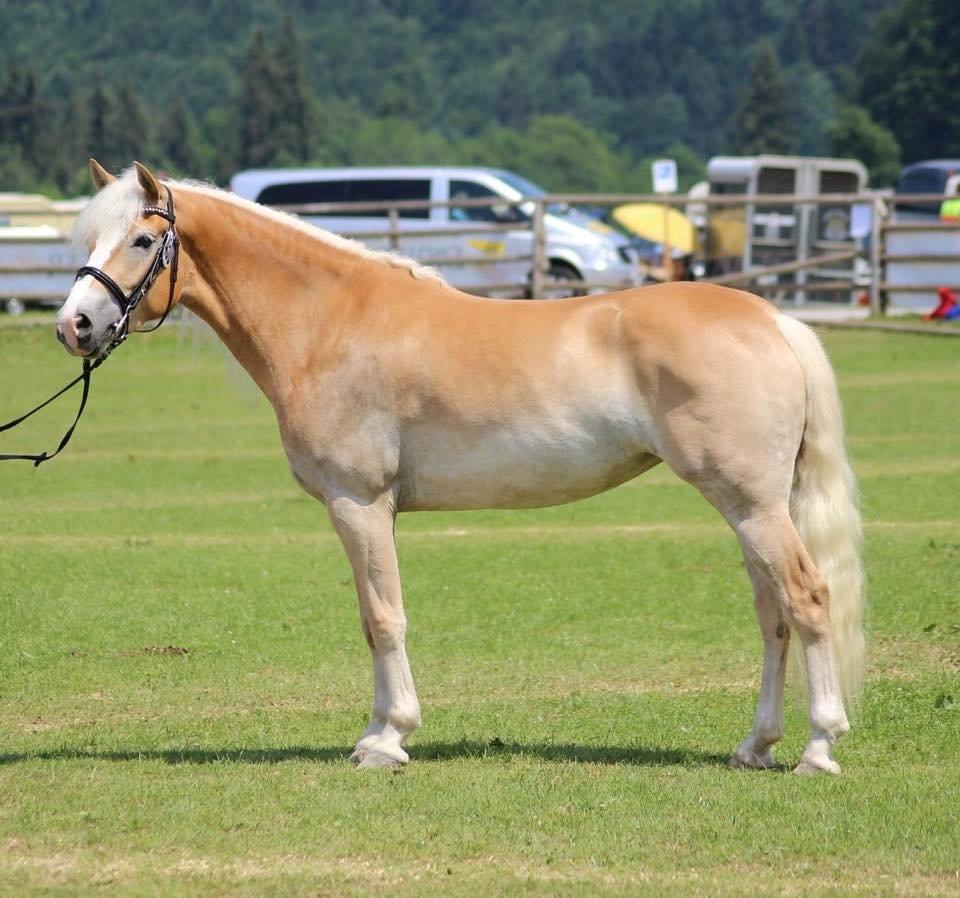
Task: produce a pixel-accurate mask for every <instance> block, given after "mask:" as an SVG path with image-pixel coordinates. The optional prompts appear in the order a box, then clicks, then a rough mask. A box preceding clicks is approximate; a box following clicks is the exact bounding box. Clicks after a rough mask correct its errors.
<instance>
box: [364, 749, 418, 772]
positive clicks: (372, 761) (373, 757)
mask: <svg viewBox="0 0 960 898" xmlns="http://www.w3.org/2000/svg"><path fill="white" fill-rule="evenodd" d="M354 754H356V752H354ZM404 764H406V761H405V760H402V759H401V758H395V757H394V756H393V755H388V754H385V753H383V752H380V751H368V752H367V753H366V754H365V755H364V756H363V758H361V759H360V762H359V764H358V765H357V766H358V768H359V769H360V770H379V769H386V770H399V769H400V768H401V767H403V765H404Z"/></svg>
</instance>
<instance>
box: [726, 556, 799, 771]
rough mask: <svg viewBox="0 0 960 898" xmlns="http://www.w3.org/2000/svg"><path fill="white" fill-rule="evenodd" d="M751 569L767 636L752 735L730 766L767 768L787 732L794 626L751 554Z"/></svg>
mask: <svg viewBox="0 0 960 898" xmlns="http://www.w3.org/2000/svg"><path fill="white" fill-rule="evenodd" d="M747 570H748V571H749V573H750V581H751V582H752V584H753V592H754V605H755V607H756V611H757V621H758V623H759V624H760V633H761V635H762V636H763V673H762V674H761V678H760V698H759V700H758V701H757V712H756V714H755V715H754V718H753V727H752V729H751V730H750V735H749V736H747V738H746V739H744V740H743V742H741V743H740V745H739V746H737V749H736V751H735V752H734V753H733V755H732V756H731V757H730V766H731V767H756V768H760V769H767V768H770V767H775V766H776V760H775V759H774V756H773V745H774V743H776V742H778V741H779V740H780V738H781V737H782V736H783V686H784V680H785V677H786V668H787V647H788V645H789V643H790V628H789V627H788V626H787V622H786V620H785V617H784V613H783V606H782V604H781V601H780V599H779V597H778V596H777V594H776V592H775V590H774V589H773V588H772V587H771V586H770V584H769V583H768V582H767V578H766V577H765V576H764V575H763V572H762V571H761V570H759V569H758V567H757V566H756V565H755V564H753V563H751V561H750V560H749V558H748V559H747Z"/></svg>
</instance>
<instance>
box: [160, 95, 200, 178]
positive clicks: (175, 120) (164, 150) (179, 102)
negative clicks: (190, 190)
mask: <svg viewBox="0 0 960 898" xmlns="http://www.w3.org/2000/svg"><path fill="white" fill-rule="evenodd" d="M157 144H158V149H159V151H160V158H161V160H162V162H163V164H164V165H165V166H166V167H167V168H170V169H171V170H172V172H173V173H174V174H176V175H180V176H185V175H189V176H191V177H196V176H197V175H199V174H200V171H199V168H200V161H199V153H198V151H197V137H196V128H195V125H194V121H193V117H192V116H191V115H190V110H189V109H187V104H186V103H184V102H183V99H182V98H181V97H176V98H175V99H174V101H173V103H171V104H170V108H169V109H168V110H167V114H166V115H165V116H164V117H163V118H162V119H161V120H160V123H159V125H158V127H157Z"/></svg>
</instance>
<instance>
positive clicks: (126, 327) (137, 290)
mask: <svg viewBox="0 0 960 898" xmlns="http://www.w3.org/2000/svg"><path fill="white" fill-rule="evenodd" d="M143 215H144V217H145V218H146V217H148V216H151V215H159V216H160V217H161V218H165V219H166V220H167V222H169V224H168V226H167V229H166V231H164V233H163V237H161V238H160V247H159V248H158V249H157V254H156V256H154V258H153V263H152V264H151V265H150V268H149V269H148V270H147V273H146V274H145V275H144V276H143V277H142V278H141V280H140V283H139V284H137V286H136V287H134V288H133V289H132V290H131V291H130V293H129V294H128V293H124V292H123V288H122V287H121V286H120V285H119V284H118V283H117V282H116V281H115V280H114V279H113V278H112V277H110V275H109V274H107V273H106V272H105V271H103V270H101V269H100V268H94V267H93V266H92V265H84V266H83V267H82V268H80V269H78V270H77V277H76V280H78V281H79V280H80V278H82V277H85V276H86V275H90V276H91V277H92V278H95V279H96V280H98V281H99V282H100V283H101V284H103V286H104V287H106V288H107V292H108V293H109V294H110V297H111V298H112V299H113V301H114V302H116V304H117V305H118V306H119V307H120V313H121V314H120V319H119V320H118V321H117V322H116V323H115V324H113V325H111V330H110V331H109V336H110V341H109V343H105V341H102V342H101V346H102V347H103V348H102V349H101V351H100V352H99V353H98V356H97V359H96V361H95V362H94V363H93V367H94V368H95V367H97V365H99V364H100V363H101V362H102V361H103V360H104V359H105V358H106V357H107V356H108V355H109V354H110V353H111V352H113V350H114V349H116V348H117V347H118V346H119V345H120V344H121V343H122V342H123V341H124V340H126V339H127V337H128V336H129V334H130V316H131V315H132V314H133V310H134V309H136V307H137V306H138V305H140V301H141V300H142V299H143V298H144V297H145V296H146V295H147V294H148V293H149V292H150V288H151V287H152V286H153V285H154V283H155V282H156V280H157V278H158V277H160V275H161V273H162V272H163V271H164V269H165V268H169V269H170V294H169V296H168V297H167V307H166V309H164V311H163V315H162V316H161V317H160V320H159V321H158V322H157V323H156V324H155V325H154V326H153V327H149V328H147V329H146V330H145V331H142V332H143V333H149V332H150V331H155V330H156V329H157V328H158V327H160V325H161V324H163V322H164V321H166V320H167V315H168V314H169V313H170V309H171V308H172V307H173V292H174V289H175V288H176V285H177V270H178V268H179V263H180V237H179V235H178V234H177V227H176V221H177V217H176V215H175V214H174V211H173V192H172V191H171V190H170V188H169V187H168V188H167V208H166V209H164V208H162V207H160V206H147V207H145V208H144V210H143ZM104 343H105V345H104Z"/></svg>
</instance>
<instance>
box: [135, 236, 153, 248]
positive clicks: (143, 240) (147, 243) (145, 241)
mask: <svg viewBox="0 0 960 898" xmlns="http://www.w3.org/2000/svg"><path fill="white" fill-rule="evenodd" d="M133 245H134V246H135V247H136V248H137V249H150V247H151V246H153V237H151V236H150V235H149V234H141V235H140V236H139V237H137V239H136V240H134V241H133Z"/></svg>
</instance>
